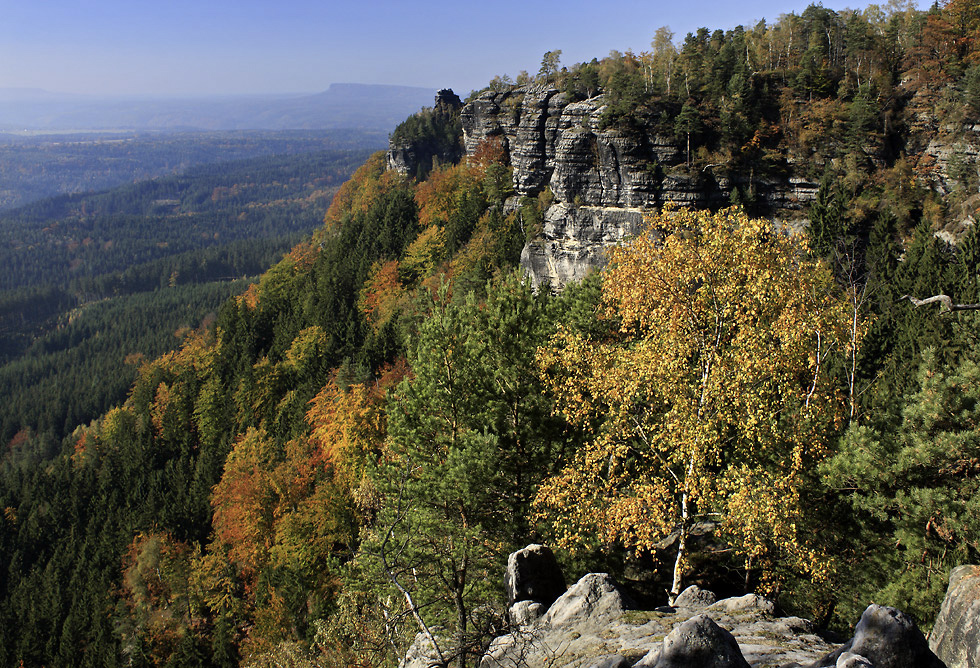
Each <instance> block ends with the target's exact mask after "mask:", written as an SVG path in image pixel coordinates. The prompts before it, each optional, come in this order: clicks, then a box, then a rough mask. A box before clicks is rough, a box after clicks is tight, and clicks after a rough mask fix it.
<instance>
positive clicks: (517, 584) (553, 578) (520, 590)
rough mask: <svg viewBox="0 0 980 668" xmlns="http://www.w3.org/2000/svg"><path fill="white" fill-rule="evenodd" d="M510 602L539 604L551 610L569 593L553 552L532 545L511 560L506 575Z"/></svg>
mask: <svg viewBox="0 0 980 668" xmlns="http://www.w3.org/2000/svg"><path fill="white" fill-rule="evenodd" d="M504 589H505V591H506V592H507V602H508V603H509V604H511V605H513V604H514V603H516V602H518V601H537V602H539V603H542V604H544V607H545V608H547V607H548V606H549V605H551V604H552V603H554V602H555V599H557V598H558V597H559V596H561V595H562V594H563V593H565V589H566V587H565V576H564V575H563V574H562V572H561V568H560V567H559V566H558V562H557V561H556V560H555V555H554V553H553V552H552V551H551V548H549V547H547V546H545V545H528V546H527V547H525V548H524V549H523V550H518V551H517V552H514V553H513V554H511V555H510V556H509V557H508V558H507V571H506V573H505V574H504Z"/></svg>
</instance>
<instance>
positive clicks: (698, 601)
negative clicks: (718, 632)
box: [674, 585, 718, 609]
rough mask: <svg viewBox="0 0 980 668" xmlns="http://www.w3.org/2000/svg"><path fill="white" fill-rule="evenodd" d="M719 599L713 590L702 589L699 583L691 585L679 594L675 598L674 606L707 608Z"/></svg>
mask: <svg viewBox="0 0 980 668" xmlns="http://www.w3.org/2000/svg"><path fill="white" fill-rule="evenodd" d="M717 600H718V597H717V596H715V593H714V592H713V591H708V590H707V589H701V588H700V587H698V586H697V585H691V586H690V587H688V588H687V589H685V590H684V591H682V592H681V593H680V594H678V595H677V598H676V599H675V600H674V607H675V608H691V609H699V608H707V607H708V606H709V605H711V604H713V603H715V602H716V601H717Z"/></svg>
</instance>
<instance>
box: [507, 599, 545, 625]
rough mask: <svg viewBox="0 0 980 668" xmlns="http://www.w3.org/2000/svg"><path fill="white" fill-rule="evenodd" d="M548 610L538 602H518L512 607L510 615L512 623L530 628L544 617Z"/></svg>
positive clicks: (509, 611)
mask: <svg viewBox="0 0 980 668" xmlns="http://www.w3.org/2000/svg"><path fill="white" fill-rule="evenodd" d="M547 611H548V609H547V608H546V607H544V605H543V604H541V603H539V602H537V601H518V602H517V603H515V604H514V605H512V606H510V610H508V615H509V617H510V623H511V624H516V625H518V626H528V625H530V624H533V623H534V622H536V621H538V620H539V619H541V618H542V617H543V616H544V613H546V612H547Z"/></svg>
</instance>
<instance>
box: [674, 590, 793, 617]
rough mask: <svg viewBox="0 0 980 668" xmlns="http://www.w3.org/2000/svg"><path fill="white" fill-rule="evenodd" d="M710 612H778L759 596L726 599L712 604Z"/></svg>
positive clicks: (751, 595)
mask: <svg viewBox="0 0 980 668" xmlns="http://www.w3.org/2000/svg"><path fill="white" fill-rule="evenodd" d="M683 595H684V593H683V592H681V596H683ZM678 598H679V597H678ZM708 610H712V611H718V612H727V613H728V614H731V613H734V612H757V613H760V614H763V615H771V614H773V613H774V612H775V611H776V604H775V603H773V602H772V601H770V600H769V599H768V598H763V597H762V596H759V595H758V594H746V595H745V596H736V597H734V598H725V599H722V600H720V601H718V602H717V603H712V604H711V605H709V606H708Z"/></svg>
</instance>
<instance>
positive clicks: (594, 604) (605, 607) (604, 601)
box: [542, 573, 632, 627]
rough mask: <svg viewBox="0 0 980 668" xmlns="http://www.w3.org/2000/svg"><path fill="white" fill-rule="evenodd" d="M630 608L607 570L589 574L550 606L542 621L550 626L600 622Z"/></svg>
mask: <svg viewBox="0 0 980 668" xmlns="http://www.w3.org/2000/svg"><path fill="white" fill-rule="evenodd" d="M631 607H632V603H631V602H630V600H629V599H628V597H627V596H626V595H625V594H623V593H622V592H621V591H620V590H619V587H618V586H617V585H616V582H615V581H614V580H613V579H612V578H611V577H610V576H609V574H608V573H589V574H588V575H585V576H583V577H582V579H581V580H579V581H578V582H576V583H575V584H574V585H572V586H571V587H570V588H569V590H568V591H566V592H565V593H564V594H562V595H561V597H560V598H559V599H558V600H557V601H555V602H554V603H553V604H552V605H551V608H549V609H548V613H547V614H546V615H545V616H544V618H543V620H542V622H543V623H544V624H546V625H549V626H553V627H555V626H571V625H574V624H602V623H604V622H606V621H608V620H609V619H611V618H615V617H619V616H620V615H622V613H623V611H625V610H629V609H630V608H631Z"/></svg>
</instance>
